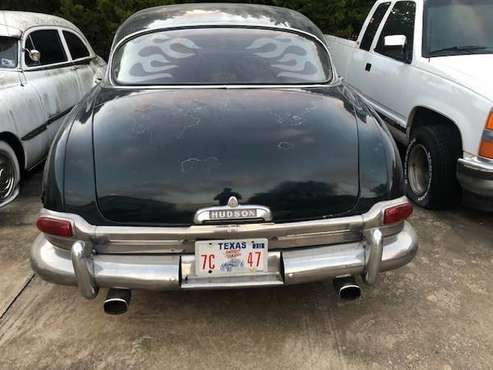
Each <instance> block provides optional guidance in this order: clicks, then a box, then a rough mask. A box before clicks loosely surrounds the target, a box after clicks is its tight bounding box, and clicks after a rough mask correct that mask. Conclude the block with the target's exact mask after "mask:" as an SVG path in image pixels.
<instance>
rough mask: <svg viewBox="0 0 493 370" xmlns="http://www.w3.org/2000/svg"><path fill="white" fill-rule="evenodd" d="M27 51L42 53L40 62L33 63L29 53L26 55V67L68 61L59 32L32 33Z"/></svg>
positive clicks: (41, 31) (27, 40)
mask: <svg viewBox="0 0 493 370" xmlns="http://www.w3.org/2000/svg"><path fill="white" fill-rule="evenodd" d="M26 49H28V50H32V49H36V50H38V51H39V52H40V53H41V60H40V61H39V62H33V61H32V60H31V58H29V55H28V53H24V54H25V58H24V59H25V62H26V65H28V66H29V67H37V66H46V65H50V64H56V63H62V62H66V61H67V55H66V54H65V49H64V48H63V45H62V41H61V40H60V35H59V34H58V31H57V30H40V31H34V32H31V33H30V34H29V36H27V39H26Z"/></svg>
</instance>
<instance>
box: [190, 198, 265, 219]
mask: <svg viewBox="0 0 493 370" xmlns="http://www.w3.org/2000/svg"><path fill="white" fill-rule="evenodd" d="M247 220H252V221H261V222H266V221H271V220H272V214H271V212H270V209H269V208H267V207H263V206H256V205H244V206H241V205H239V203H238V199H237V198H236V197H229V199H228V205H227V206H223V207H210V208H202V209H199V210H198V211H197V212H196V213H195V217H194V222H195V223H196V224H204V223H227V222H234V221H247Z"/></svg>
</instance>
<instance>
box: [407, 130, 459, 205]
mask: <svg viewBox="0 0 493 370" xmlns="http://www.w3.org/2000/svg"><path fill="white" fill-rule="evenodd" d="M460 151H461V145H460V139H459V138H458V137H457V134H456V132H455V131H454V130H453V129H451V128H450V127H448V126H446V125H433V126H424V127H419V128H418V129H417V130H416V131H415V132H414V133H413V136H412V137H411V141H410V143H409V145H408V147H407V150H406V156H405V159H404V180H405V186H406V193H407V196H408V197H409V198H410V199H411V200H412V201H414V202H415V203H417V204H418V205H420V206H421V207H424V208H428V209H447V208H453V207H455V206H456V205H457V204H458V202H459V200H460V196H461V189H460V185H459V183H458V181H457V177H456V166H457V159H458V158H459V155H460Z"/></svg>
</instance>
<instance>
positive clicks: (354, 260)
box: [31, 222, 418, 298]
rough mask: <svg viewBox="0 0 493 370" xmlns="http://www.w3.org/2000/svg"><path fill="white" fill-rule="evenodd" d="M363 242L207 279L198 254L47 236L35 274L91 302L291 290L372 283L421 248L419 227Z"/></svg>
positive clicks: (274, 258) (281, 254) (288, 252)
mask: <svg viewBox="0 0 493 370" xmlns="http://www.w3.org/2000/svg"><path fill="white" fill-rule="evenodd" d="M363 236H364V238H363V240H362V241H359V242H350V243H342V244H334V245H329V246H317V247H302V248H290V249H280V250H272V251H270V252H269V261H268V267H269V268H268V272H265V273H262V274H255V275H241V276H236V277H217V278H204V277H199V276H197V275H196V274H195V255H194V254H182V253H178V254H165V255H145V254H140V255H139V254H102V253H97V252H96V253H95V251H94V249H93V247H92V246H91V244H90V243H89V242H85V241H75V242H73V244H72V247H71V249H70V250H68V249H63V248H59V247H57V246H55V245H53V244H52V242H50V241H49V240H48V239H47V238H46V237H45V236H44V235H43V234H41V235H39V236H38V237H37V239H36V240H35V242H34V244H33V246H32V251H31V264H32V268H33V270H34V271H35V272H36V273H37V274H38V275H39V276H40V277H41V278H43V279H44V280H47V281H50V282H53V283H57V284H65V285H75V286H79V289H80V291H81V294H82V295H83V296H84V297H86V298H94V297H95V296H96V295H97V293H98V289H99V288H127V289H146V290H172V289H180V288H181V289H221V288H242V287H259V286H279V285H291V284H299V283H307V282H315V281H323V280H326V279H332V278H335V277H338V276H345V275H357V274H362V275H363V277H364V279H365V281H366V282H368V283H369V284H372V283H374V282H375V279H376V275H377V273H378V272H382V271H386V270H392V269H396V268H398V267H400V266H403V265H405V264H407V263H408V262H410V261H411V260H412V259H413V257H414V256H415V255H416V252H417V248H418V244H417V238H416V234H415V232H414V230H413V228H412V227H411V226H410V225H409V224H408V223H407V222H406V223H405V224H404V227H403V228H402V230H401V231H400V232H399V233H397V234H395V235H391V236H387V237H385V236H384V234H382V232H381V231H380V229H379V228H372V229H368V230H365V231H364V234H363Z"/></svg>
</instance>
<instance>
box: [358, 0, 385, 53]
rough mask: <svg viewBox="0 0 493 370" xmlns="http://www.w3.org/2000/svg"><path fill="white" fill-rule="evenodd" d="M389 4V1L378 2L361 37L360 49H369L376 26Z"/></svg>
mask: <svg viewBox="0 0 493 370" xmlns="http://www.w3.org/2000/svg"><path fill="white" fill-rule="evenodd" d="M389 6H390V2H388V3H382V4H380V5H379V6H378V7H377V9H376V10H375V12H374V13H373V15H372V17H371V20H370V23H368V27H366V31H365V34H364V35H363V38H362V39H361V45H360V49H363V50H366V51H370V47H371V43H372V42H373V39H374V38H375V34H376V33H377V30H378V26H379V25H380V23H381V22H382V19H383V17H384V16H385V13H387V9H388V8H389Z"/></svg>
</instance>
